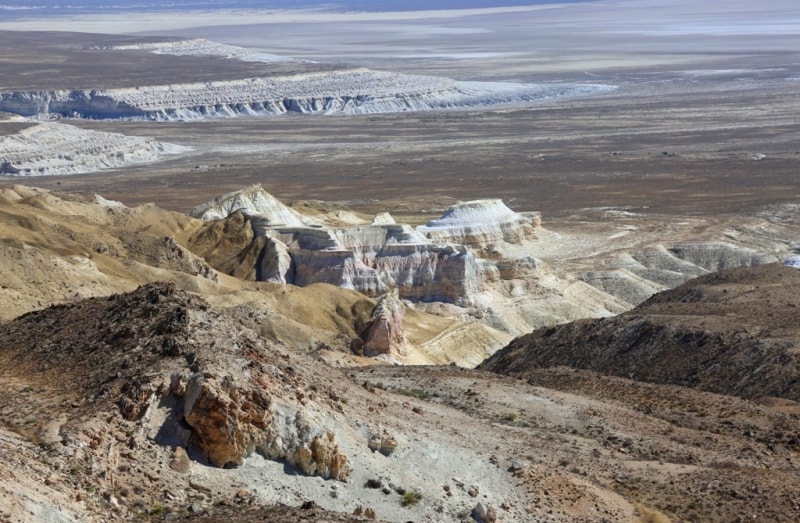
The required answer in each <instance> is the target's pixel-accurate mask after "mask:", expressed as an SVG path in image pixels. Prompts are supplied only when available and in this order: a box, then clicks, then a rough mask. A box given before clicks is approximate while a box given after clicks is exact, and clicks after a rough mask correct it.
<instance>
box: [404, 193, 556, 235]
mask: <svg viewBox="0 0 800 523" xmlns="http://www.w3.org/2000/svg"><path fill="white" fill-rule="evenodd" d="M539 225H541V217H540V215H539V214H538V213H526V214H519V213H516V212H514V211H512V210H511V209H509V208H508V207H506V205H505V204H504V203H503V202H502V201H501V200H498V199H490V200H476V201H472V202H466V203H461V204H458V205H453V206H452V207H450V208H449V209H447V211H446V212H445V213H444V214H443V215H442V217H441V218H438V219H436V220H431V221H430V222H428V223H427V224H426V225H425V226H423V227H419V228H418V229H417V230H418V231H419V232H420V233H422V234H424V235H425V236H426V237H427V238H430V239H431V240H434V241H441V242H452V243H460V244H463V245H469V246H470V247H487V246H489V245H491V244H492V243H494V242H497V241H498V240H502V241H504V242H507V243H522V242H523V241H525V240H531V239H533V238H534V234H535V230H536V227H538V226H539Z"/></svg>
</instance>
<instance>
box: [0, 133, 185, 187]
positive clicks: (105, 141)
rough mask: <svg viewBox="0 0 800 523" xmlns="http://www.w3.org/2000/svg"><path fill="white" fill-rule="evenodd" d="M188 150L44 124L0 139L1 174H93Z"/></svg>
mask: <svg viewBox="0 0 800 523" xmlns="http://www.w3.org/2000/svg"><path fill="white" fill-rule="evenodd" d="M184 150H186V148H184V147H180V146H176V145H171V144H166V143H160V142H158V141H156V140H154V139H151V138H142V137H138V136H126V135H124V134H118V133H107V132H101V131H91V130H88V129H81V128H78V127H75V126H73V125H65V124H61V123H55V122H42V123H38V124H35V125H32V126H30V127H27V128H25V129H23V130H21V131H19V132H17V133H15V134H11V135H8V136H3V137H0V175H6V176H9V175H10V176H51V175H65V174H80V173H90V172H96V171H101V170H106V169H114V168H119V167H126V166H129V165H133V164H138V163H149V162H154V161H158V160H160V159H161V158H162V157H163V156H165V155H168V154H177V153H180V152H183V151H184Z"/></svg>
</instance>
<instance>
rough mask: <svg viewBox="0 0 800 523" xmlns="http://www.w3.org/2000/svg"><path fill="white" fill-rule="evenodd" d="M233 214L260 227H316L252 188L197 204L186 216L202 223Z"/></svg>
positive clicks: (259, 188) (258, 188) (269, 196)
mask: <svg viewBox="0 0 800 523" xmlns="http://www.w3.org/2000/svg"><path fill="white" fill-rule="evenodd" d="M235 212H241V213H243V214H244V215H245V216H248V217H251V218H257V219H258V220H259V223H260V224H261V225H263V226H264V227H278V226H284V227H311V226H317V225H319V224H318V223H317V222H316V221H315V220H312V219H311V218H309V217H307V216H304V215H302V214H300V213H298V212H296V211H294V210H292V209H290V208H289V207H287V206H286V205H284V204H283V203H282V202H281V201H280V200H278V199H277V198H275V197H274V196H272V195H271V194H269V193H268V192H266V191H264V190H263V189H261V186H260V185H254V186H252V187H248V188H246V189H241V190H238V191H233V192H230V193H227V194H223V195H222V196H219V197H217V198H214V199H213V200H211V201H210V202H207V203H204V204H202V205H198V206H197V207H195V208H194V209H192V210H191V211H190V212H189V214H190V215H191V216H193V217H195V218H200V219H201V220H204V221H211V220H221V219H222V218H227V217H228V216H230V215H231V214H233V213H235Z"/></svg>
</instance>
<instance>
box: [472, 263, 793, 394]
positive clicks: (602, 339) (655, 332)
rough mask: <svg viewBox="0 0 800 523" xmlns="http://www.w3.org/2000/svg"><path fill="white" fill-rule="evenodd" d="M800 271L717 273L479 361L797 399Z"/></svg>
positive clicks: (493, 367) (494, 366)
mask: <svg viewBox="0 0 800 523" xmlns="http://www.w3.org/2000/svg"><path fill="white" fill-rule="evenodd" d="M798 291H800V271H797V270H796V269H792V268H788V267H784V266H780V265H775V264H770V265H764V266H759V267H748V268H740V269H733V270H729V271H723V272H719V273H713V274H709V275H706V276H702V277H699V278H696V279H693V280H691V281H689V282H687V283H686V284H684V285H681V286H679V287H676V288H675V289H672V290H669V291H665V292H661V293H659V294H656V295H654V296H653V297H652V298H650V299H649V300H647V301H646V302H644V303H643V304H641V305H640V306H639V307H636V308H635V309H633V310H631V311H629V312H626V313H624V314H621V315H619V316H616V317H614V318H605V319H596V320H581V321H576V322H572V323H569V324H565V325H560V326H556V327H550V328H546V329H540V330H537V331H534V332H532V333H531V334H527V335H525V336H521V337H519V338H517V339H515V340H514V341H512V342H511V343H510V344H509V345H508V346H507V347H505V348H504V349H502V350H500V351H499V352H497V353H496V354H494V355H493V356H491V357H490V358H488V359H487V360H486V361H485V362H484V363H483V364H481V368H483V369H486V370H490V371H494V372H499V373H503V374H510V375H516V376H522V375H525V374H526V373H529V372H531V371H532V370H533V369H537V368H546V367H557V366H568V367H573V368H578V369H585V370H592V371H596V372H600V373H603V374H609V375H616V376H621V377H625V378H631V379H635V380H639V381H648V382H654V383H671V384H677V385H682V386H688V387H695V388H698V389H701V390H707V391H712V392H717V393H722V394H732V395H737V396H742V397H746V398H755V397H762V396H777V397H783V398H788V399H793V400H797V399H800V358H799V357H798V351H797V348H798V346H800V309H799V308H798V307H800V292H798Z"/></svg>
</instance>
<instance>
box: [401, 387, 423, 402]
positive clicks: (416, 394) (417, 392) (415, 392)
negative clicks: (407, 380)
mask: <svg viewBox="0 0 800 523" xmlns="http://www.w3.org/2000/svg"><path fill="white" fill-rule="evenodd" d="M396 392H397V393H398V394H401V395H403V396H409V397H411V398H417V399H421V400H426V399H428V398H430V394H428V393H427V392H425V391H424V390H422V389H410V390H409V389H397V391H396Z"/></svg>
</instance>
